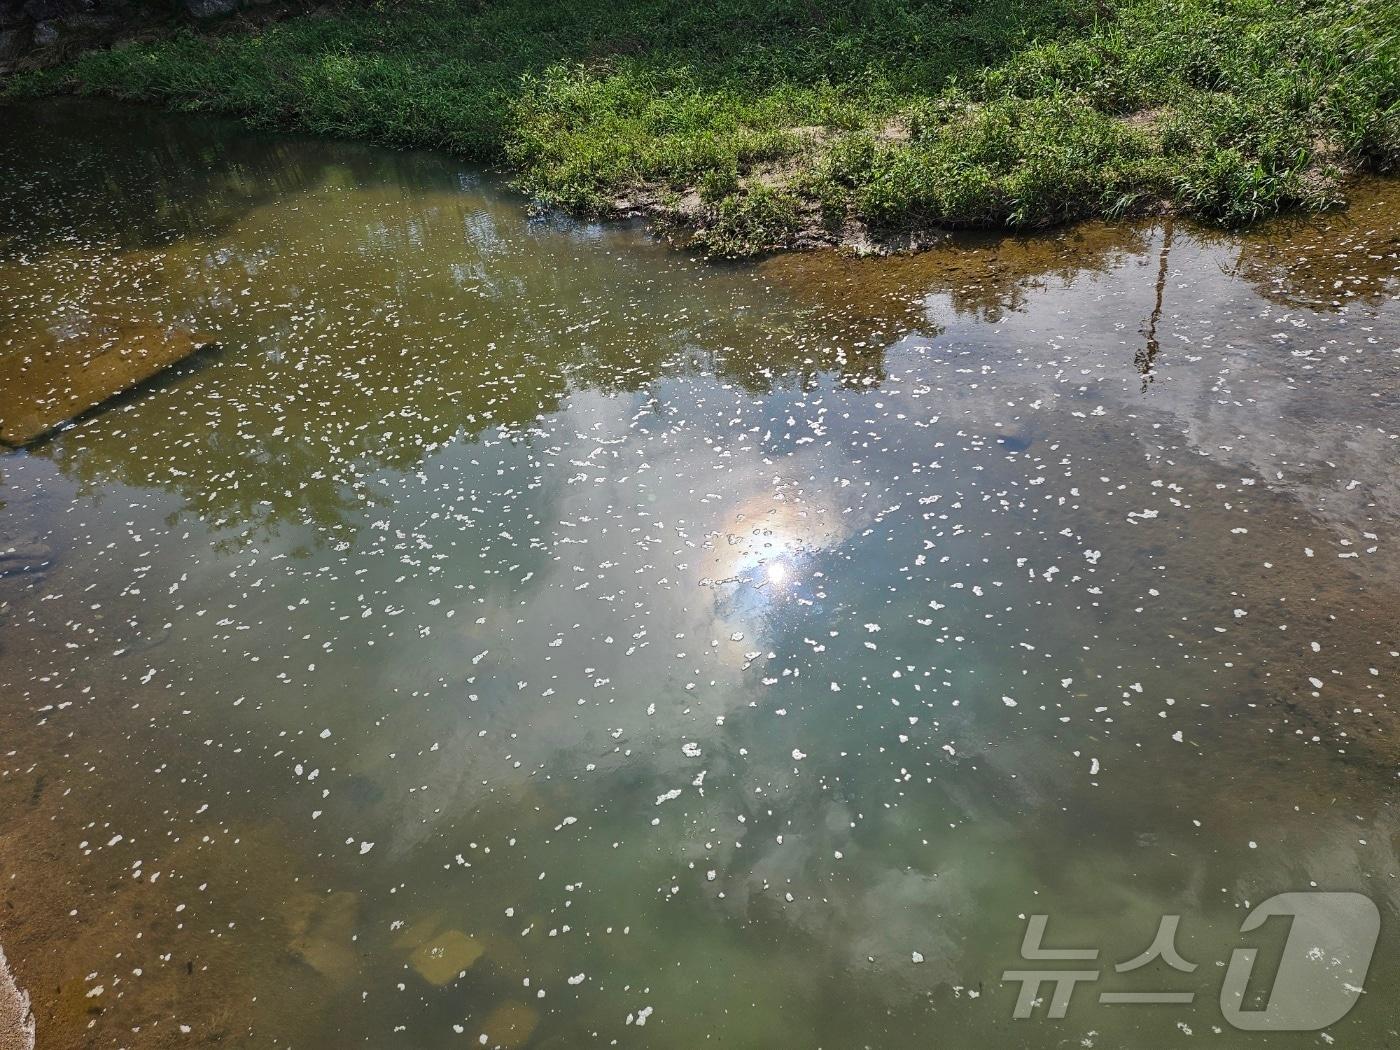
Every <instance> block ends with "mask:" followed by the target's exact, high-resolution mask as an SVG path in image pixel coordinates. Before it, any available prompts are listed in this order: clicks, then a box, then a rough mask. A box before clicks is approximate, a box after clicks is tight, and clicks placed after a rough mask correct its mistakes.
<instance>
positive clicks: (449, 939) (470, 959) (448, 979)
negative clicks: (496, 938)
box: [408, 930, 486, 988]
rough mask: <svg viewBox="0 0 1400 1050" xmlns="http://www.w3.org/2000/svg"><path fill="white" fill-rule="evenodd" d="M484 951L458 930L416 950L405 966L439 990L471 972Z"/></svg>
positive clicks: (447, 931) (442, 935) (431, 940)
mask: <svg viewBox="0 0 1400 1050" xmlns="http://www.w3.org/2000/svg"><path fill="white" fill-rule="evenodd" d="M485 950H486V949H485V948H483V947H482V946H481V944H480V943H479V942H478V941H476V940H475V939H473V938H471V937H469V936H467V935H466V934H465V933H463V932H462V931H461V930H444V931H443V932H442V933H439V934H437V935H436V936H434V937H430V938H429V939H428V940H426V941H424V942H423V943H422V944H420V945H419V946H418V947H417V948H415V949H414V950H413V953H412V954H411V955H410V956H409V957H408V962H409V965H410V966H412V967H413V968H414V969H415V970H416V971H418V974H419V976H421V977H422V978H423V979H424V980H425V981H427V982H428V983H429V984H433V985H437V986H438V987H439V988H441V987H442V986H443V985H446V984H451V983H452V982H453V981H455V980H456V979H457V977H458V976H459V975H460V974H462V973H463V972H464V971H466V970H469V969H471V967H472V965H473V964H474V963H475V962H476V961H477V960H478V959H480V958H481V956H482V954H483V953H484V952H485Z"/></svg>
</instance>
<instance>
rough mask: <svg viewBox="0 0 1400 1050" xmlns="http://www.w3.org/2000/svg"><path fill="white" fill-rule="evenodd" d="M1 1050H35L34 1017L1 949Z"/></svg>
mask: <svg viewBox="0 0 1400 1050" xmlns="http://www.w3.org/2000/svg"><path fill="white" fill-rule="evenodd" d="M0 1050H34V1015H33V1014H32V1013H31V1012H30V1008H29V995H28V994H27V993H26V992H25V991H24V989H22V988H21V987H20V986H19V985H18V984H16V983H15V976H14V974H13V973H11V972H10V967H9V965H8V963H7V962H6V961H5V949H4V948H3V947H0Z"/></svg>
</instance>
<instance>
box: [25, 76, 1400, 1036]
mask: <svg viewBox="0 0 1400 1050" xmlns="http://www.w3.org/2000/svg"><path fill="white" fill-rule="evenodd" d="M5 121H6V127H7V128H8V129H9V131H8V132H7V134H6V136H5V137H4V141H3V142H0V216H3V223H2V224H0V301H3V302H4V304H5V313H4V316H3V317H0V357H4V358H6V359H8V360H11V361H13V359H14V357H15V356H16V355H25V354H35V353H45V352H55V351H58V352H61V350H62V348H63V346H64V345H65V343H66V342H69V341H74V340H82V339H84V338H87V337H90V335H91V333H92V331H93V330H94V328H100V327H101V326H103V325H112V324H123V325H138V326H146V327H151V326H155V327H165V328H170V329H174V328H179V329H182V330H188V331H191V332H198V333H200V334H201V336H207V337H208V338H209V339H212V340H214V341H215V342H217V344H218V348H217V349H216V350H215V351H213V352H209V353H206V354H203V355H200V356H199V357H198V358H196V359H193V360H192V361H191V362H189V363H188V364H186V365H184V366H181V367H180V368H177V369H176V370H175V371H173V372H172V373H169V374H167V375H166V376H165V377H163V378H162V379H161V380H160V381H159V382H158V383H156V384H154V385H152V386H148V387H146V388H144V389H142V390H141V391H138V392H136V393H134V394H128V395H125V396H124V397H123V398H122V399H120V400H119V401H118V402H117V403H115V404H113V405H111V406H108V408H107V409H106V410H104V411H101V412H98V413H92V414H89V415H87V416H85V417H84V418H82V419H80V420H79V421H77V422H76V423H75V424H73V425H72V426H70V427H67V428H65V429H63V430H61V431H60V432H59V433H58V434H57V435H55V436H54V437H53V438H51V439H50V440H48V441H45V442H43V443H41V444H39V445H37V446H35V447H33V448H31V449H29V450H27V451H22V452H15V453H12V454H9V455H7V456H5V457H4V458H3V459H0V573H3V574H4V575H0V620H2V621H3V625H4V629H3V633H0V697H2V698H3V701H0V759H2V760H3V761H0V865H3V868H0V886H3V907H0V943H3V945H4V949H5V952H6V955H7V957H8V958H9V961H10V963H11V965H12V967H13V968H14V970H15V971H16V974H17V976H18V978H19V980H20V982H21V984H23V985H24V986H25V987H26V988H27V989H28V990H29V992H30V994H31V995H32V998H33V1000H34V1009H35V1016H36V1021H37V1025H38V1031H39V1037H40V1045H41V1046H52V1047H70V1046H71V1047H88V1046H92V1047H165V1046H190V1045H198V1046H205V1045H223V1046H239V1047H243V1046H247V1047H316V1048H321V1047H324V1048H333V1047H344V1046H369V1047H412V1048H435V1047H457V1046H477V1045H489V1046H512V1047H513V1046H522V1047H523V1046H529V1047H542V1048H543V1047H561V1048H562V1047H567V1048H575V1047H583V1046H592V1045H597V1046H611V1045H618V1046H635V1047H659V1048H667V1047H676V1048H694V1047H697V1046H708V1045H715V1046H732V1047H746V1048H747V1047H753V1048H770V1047H808V1048H818V1047H820V1048H836V1047H853V1048H854V1047H881V1048H883V1047H891V1048H903V1047H922V1046H939V1047H979V1048H980V1047H1007V1046H1029V1047H1059V1046H1099V1047H1144V1046H1155V1047H1161V1046H1176V1045H1183V1046H1186V1045H1194V1044H1197V1043H1200V1042H1202V1041H1204V1042H1206V1043H1209V1044H1211V1045H1218V1046H1228V1047H1235V1046H1252V1045H1269V1046H1295V1045H1296V1046H1315V1045H1320V1044H1322V1043H1325V1042H1330V1041H1332V1040H1335V1041H1336V1043H1337V1044H1340V1045H1348V1046H1358V1047H1375V1046H1381V1045H1390V1043H1392V1042H1394V1041H1395V1039H1396V1038H1397V1035H1396V1033H1397V1028H1400V1007H1398V1006H1397V1003H1396V999H1395V996H1394V995H1393V994H1392V993H1393V990H1394V988H1395V987H1396V981H1397V979H1400V942H1397V941H1396V931H1397V929H1400V926H1397V920H1400V884H1398V883H1397V875H1400V861H1397V848H1400V822H1397V819H1396V806H1395V798H1396V772H1397V767H1396V760H1397V755H1398V754H1400V750H1397V745H1396V740H1397V733H1400V719H1397V716H1396V709H1395V691H1396V687H1397V682H1396V678H1397V670H1398V669H1400V655H1397V653H1398V651H1400V629H1398V628H1400V548H1397V544H1396V521H1397V515H1400V477H1397V472H1396V469H1395V464H1396V462H1397V458H1400V434H1398V433H1397V430H1400V423H1397V408H1400V349H1398V348H1400V303H1397V299H1396V296H1397V289H1398V287H1400V286H1397V280H1396V278H1397V273H1400V270H1398V269H1397V268H1398V267H1400V260H1398V259H1397V251H1398V250H1400V225H1398V224H1397V215H1398V214H1400V209H1397V196H1396V191H1395V189H1394V186H1393V184H1391V185H1378V186H1370V187H1362V188H1361V189H1359V190H1358V194H1357V199H1356V201H1355V203H1354V206H1353V207H1352V209H1351V210H1350V211H1347V212H1344V213H1338V214H1334V215H1329V216H1324V217H1321V218H1317V219H1313V220H1308V221H1297V222H1291V223H1285V224H1279V225H1276V226H1274V227H1271V228H1269V229H1266V230H1264V231H1262V232H1257V233H1254V234H1251V235H1249V236H1247V237H1233V236H1225V235H1220V234H1208V233H1204V232H1202V231H1199V230H1192V229H1187V228H1184V227H1182V226H1180V225H1177V226H1176V227H1175V228H1172V227H1171V226H1168V225H1164V224H1161V223H1159V224H1156V225H1137V226H1103V225H1089V226H1082V227H1078V228H1075V229H1072V230H1068V231H1064V232H1060V233H1056V234H1053V235H1050V236H1047V237H1043V238H1039V239H1029V240H1022V239H1015V238H995V237H985V238H968V239H962V240H959V241H957V242H954V243H950V244H949V245H948V246H947V247H946V248H944V249H940V250H937V251H933V252H930V253H927V254H924V255H920V256H917V257H913V258H906V259H896V260H885V261H865V262H857V261H851V260H842V259H840V258H838V257H836V256H834V255H790V256H785V257H781V258H777V259H773V260H769V261H767V262H764V263H761V264H756V265H749V266H741V267H727V266H726V267H721V266H713V265H707V264H704V263H701V262H699V261H696V260H694V259H691V258H689V257H688V256H686V255H685V254H684V253H681V252H678V251H675V250H672V249H669V248H667V247H666V246H664V245H662V244H660V243H658V242H657V241H655V240H653V239H651V238H649V237H648V236H647V235H646V234H645V232H644V231H642V230H640V229H635V228H629V227H620V226H598V225H592V224H589V223H586V222H580V221H577V220H572V219H565V218H560V217H557V216H550V215H547V216H535V215H532V214H530V213H529V211H528V210H527V209H526V208H525V207H524V206H523V202H521V201H520V200H518V199H517V198H516V197H514V196H512V195H511V194H510V193H509V192H508V191H506V190H505V189H503V188H502V187H501V186H500V185H499V184H498V183H497V182H496V181H494V180H493V179H491V178H490V177H488V176H486V175H484V174H483V173H481V172H480V171H478V170H476V169H473V168H470V167H467V166H464V165H462V164H460V163H458V162H456V161H454V160H452V159H451V158H446V157H442V156H436V155H425V154H395V153H389V152H384V151H379V150H373V149H368V148H363V147H359V146H354V145H347V144H340V143H328V142H323V141H316V140H307V139H301V138H291V137H274V136H261V135H254V134H250V133H248V132H245V131H241V130H238V129H236V128H234V127H232V126H230V125H227V124H224V123H219V122H215V121H210V120H206V119H202V118H195V117H180V118H176V117H164V116H160V115H157V114H155V113H152V112H149V111H146V110H141V109H125V108H120V107H108V106H101V107H99V106H97V105H95V104H92V103H87V102H84V103H73V104H65V105H57V104H49V105H46V106H43V107H39V108H33V109H24V110H17V111H12V112H11V113H10V114H7V115H6V118H5ZM6 552H8V555H7V554H6ZM1308 888H1322V889H1333V890H1352V891H1358V892H1361V893H1365V894H1367V895H1368V896H1370V897H1371V898H1372V899H1374V900H1375V901H1376V903H1377V905H1378V906H1379V907H1380V909H1381V913H1382V918H1383V923H1384V924H1385V925H1384V926H1383V931H1382V936H1381V941H1380V944H1379V946H1378V948H1377V958H1376V963H1375V965H1374V967H1373V969H1372V973H1371V975H1370V979H1369V981H1368V982H1367V989H1368V994H1366V995H1364V996H1362V998H1361V1000H1360V1002H1359V1004H1358V1005H1357V1006H1356V1008H1355V1009H1354V1010H1353V1011H1352V1012H1351V1013H1350V1014H1349V1015H1348V1016H1347V1017H1346V1018H1345V1019H1344V1020H1343V1021H1342V1022H1340V1023H1338V1024H1337V1025H1335V1026H1334V1027H1332V1028H1329V1029H1328V1030H1327V1031H1326V1032H1324V1033H1321V1034H1319V1033H1298V1034H1290V1035H1269V1036H1259V1035H1246V1034H1244V1033H1240V1032H1237V1031H1235V1030H1234V1029H1232V1028H1231V1027H1229V1026H1228V1025H1227V1024H1226V1023H1225V1021H1224V1019H1223V1017H1222V1015H1221V1011H1220V1008H1219V1004H1218V1001H1217V996H1218V992H1219V988H1220V982H1221V978H1222V974H1223V966H1224V963H1225V962H1226V961H1227V960H1228V958H1229V955H1230V951H1231V949H1232V948H1234V947H1236V946H1238V945H1240V944H1241V943H1244V942H1243V941H1242V939H1241V935H1240V934H1239V932H1238V931H1239V927H1240V923H1241V921H1242V920H1243V918H1244V916H1245V915H1246V914H1248V912H1249V910H1250V908H1251V907H1253V906H1254V905H1255V904H1257V903H1259V902H1260V901H1262V900H1264V899H1265V898H1267V897H1269V896H1271V895H1273V894H1275V893H1278V892H1282V891H1288V890H1299V889H1308ZM1039 913H1044V914H1049V915H1050V916H1051V921H1050V927H1049V928H1050V931H1051V932H1050V936H1049V938H1048V940H1049V941H1053V942H1054V943H1056V944H1059V945H1064V946H1069V947H1085V946H1094V947H1098V948H1100V949H1101V957H1102V960H1103V964H1104V969H1105V970H1106V971H1107V972H1106V974H1105V977H1104V978H1103V980H1102V981H1101V982H1100V983H1099V985H1097V986H1096V987H1094V988H1089V987H1086V988H1084V989H1083V990H1081V991H1079V992H1077V993H1076V995H1075V997H1074V999H1073V1001H1072V1002H1071V1005H1070V1009H1069V1012H1068V1015H1067V1016H1066V1017H1065V1018H1064V1019H1063V1020H1059V1021H1052V1020H1048V1019H1045V1018H1044V1017H1040V1016H1038V1017H1037V1018H1035V1019H1032V1020H1025V1021H1013V1020H1012V1018H1011V1013H1012V1006H1013V1002H1014V999H1015V992H1016V988H1015V986H1014V985H1008V984H1004V983H1003V982H1002V980H1001V975H1002V972H1003V971H1004V970H1006V969H1009V968H1010V969H1015V968H1021V967H1023V966H1024V965H1025V964H1024V963H1022V962H1021V960H1020V958H1019V946H1020V943H1021V937H1022V934H1023V932H1024V929H1025V925H1026V918H1027V916H1029V915H1032V914H1039ZM1163 914H1179V915H1181V916H1182V920H1181V926H1180V937H1179V939H1178V946H1179V948H1180V950H1181V953H1182V954H1183V955H1184V956H1185V957H1186V958H1187V959H1188V960H1189V961H1192V962H1196V963H1198V964H1199V966H1198V968H1197V969H1196V970H1195V971H1194V972H1193V973H1192V974H1189V975H1187V974H1181V973H1178V972H1177V971H1174V970H1172V969H1170V968H1168V967H1166V966H1165V965H1164V964H1161V963H1157V964H1153V967H1152V968H1151V969H1149V970H1146V971H1142V972H1141V973H1137V974H1121V975H1120V974H1115V973H1113V972H1112V965H1111V964H1113V963H1116V962H1120V961H1123V960H1127V959H1130V958H1131V957H1133V956H1136V955H1138V954H1139V953H1140V952H1141V951H1142V950H1143V949H1145V948H1146V947H1147V945H1148V943H1149V942H1150V941H1151V940H1152V936H1153V934H1154V933H1155V931H1156V929H1157V924H1158V920H1159V918H1160V916H1161V915H1163ZM1284 932H1286V931H1284ZM1271 938H1272V939H1271ZM1278 941H1279V935H1278V931H1272V932H1271V933H1269V934H1268V935H1267V936H1265V937H1264V938H1263V939H1262V940H1260V941H1257V942H1253V943H1260V944H1264V945H1265V946H1266V947H1267V945H1269V944H1274V945H1275V947H1276V946H1277V943H1278ZM1103 989H1119V990H1168V989H1170V990H1192V991H1196V992H1197V993H1198V994H1197V995H1196V999H1195V1001H1194V1002H1193V1003H1191V1004H1190V1005H1186V1006H1183V1005H1158V1006H1140V1005H1138V1006H1124V1005H1102V1004H1100V1003H1099V1002H1098V1001H1097V997H1096V992H1097V991H1098V990H1103ZM1256 1005H1258V1004H1256Z"/></svg>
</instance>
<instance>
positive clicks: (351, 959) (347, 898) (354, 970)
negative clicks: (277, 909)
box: [288, 891, 360, 984]
mask: <svg viewBox="0 0 1400 1050" xmlns="http://www.w3.org/2000/svg"><path fill="white" fill-rule="evenodd" d="M359 919H360V897H359V894H356V893H351V892H349V891H344V892H341V893H332V894H329V895H327V896H320V895H317V894H307V895H305V896H303V897H299V898H297V899H296V900H294V901H293V902H291V904H290V905H289V915H288V925H289V927H290V928H291V932H292V942H291V946H290V947H291V950H292V954H293V955H295V956H296V957H297V958H299V959H300V960H301V961H302V962H304V963H306V964H307V965H308V966H310V967H311V968H312V969H313V970H315V971H316V972H317V973H319V974H321V976H323V977H326V978H328V979H330V980H332V981H335V982H336V983H338V984H339V983H344V982H347V981H349V980H351V979H352V978H354V977H355V975H356V974H358V973H359V972H360V955H359V952H358V951H357V950H356V948H355V939H354V938H355V930H356V926H357V924H358V923H359Z"/></svg>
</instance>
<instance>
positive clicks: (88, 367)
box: [0, 321, 212, 447]
mask: <svg viewBox="0 0 1400 1050" xmlns="http://www.w3.org/2000/svg"><path fill="white" fill-rule="evenodd" d="M210 345H212V343H211V341H210V340H208V339H204V338H201V337H199V336H197V335H196V334H195V333H193V332H191V331H190V330H188V329H186V328H180V327H168V326H164V325H158V324H151V323H149V322H130V321H127V322H122V321H113V322H99V323H97V324H95V325H94V326H93V330H92V331H91V332H89V333H85V334H84V335H82V336H79V337H77V338H72V339H63V340H60V341H58V342H56V343H54V344H53V345H51V346H50V347H48V348H46V349H44V350H42V351H36V352H32V353H23V352H21V353H15V354H10V355H7V356H5V357H3V358H0V442H3V443H4V444H6V445H11V446H14V447H21V446H24V445H28V444H30V443H31V442H34V441H36V440H38V439H39V438H41V437H43V436H44V435H46V434H48V433H49V432H50V431H52V430H53V429H54V428H55V427H58V426H60V425H62V424H63V423H66V422H68V421H69V420H71V419H74V418H76V417H78V416H80V415H82V414H83V413H84V412H87V411H88V410H89V409H93V408H96V407H97V406H99V405H101V404H103V403H104V402H107V401H109V400H111V399H112V398H114V397H116V396H117V395H118V394H121V393H124V392H125V391H128V390H131V389H133V388H135V387H137V386H140V385H141V384H142V383H145V382H147V381H148V380H150V379H152V378H153V377H155V376H157V375H159V374H160V373H162V372H164V371H165V370H166V369H168V368H170V367H171V366H172V365H175V364H177V363H179V362H181V361H183V360H185V359H186V358H188V357H190V356H191V355H192V354H195V353H197V352H198V351H200V350H202V349H204V348H205V347H208V346H210Z"/></svg>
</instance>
